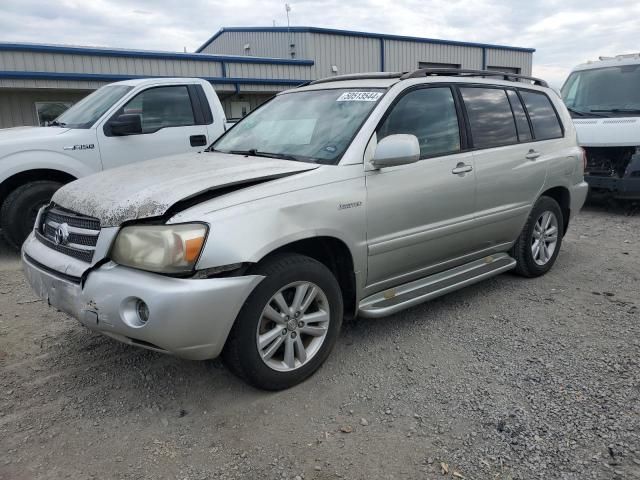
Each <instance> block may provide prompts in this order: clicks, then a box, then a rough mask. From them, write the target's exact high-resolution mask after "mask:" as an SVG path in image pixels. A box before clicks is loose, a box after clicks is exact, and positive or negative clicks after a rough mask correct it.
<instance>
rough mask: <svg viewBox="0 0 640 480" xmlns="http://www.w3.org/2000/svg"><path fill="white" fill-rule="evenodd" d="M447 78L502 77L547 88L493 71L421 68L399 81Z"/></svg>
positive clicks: (537, 80)
mask: <svg viewBox="0 0 640 480" xmlns="http://www.w3.org/2000/svg"><path fill="white" fill-rule="evenodd" d="M437 75H442V76H447V77H502V79H503V80H509V81H514V80H520V79H522V80H529V81H531V82H533V84H534V85H539V86H541V87H548V86H549V85H548V84H547V82H545V81H544V80H541V79H540V78H536V77H529V76H527V75H520V74H516V73H509V72H500V71H495V70H464V69H460V68H421V69H419V70H414V71H413V72H408V73H405V74H404V75H402V76H401V77H400V80H406V79H408V78H420V77H430V76H437Z"/></svg>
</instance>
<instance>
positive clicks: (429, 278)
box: [23, 69, 587, 390]
mask: <svg viewBox="0 0 640 480" xmlns="http://www.w3.org/2000/svg"><path fill="white" fill-rule="evenodd" d="M516 77H518V76H516V75H511V74H505V73H496V72H488V71H464V70H454V71H450V70H433V69H431V70H418V71H415V72H412V73H408V74H400V73H398V74H390V73H380V74H362V75H352V76H343V77H334V78H331V79H326V80H319V81H316V82H312V83H311V84H309V85H308V86H304V87H301V88H297V89H293V90H290V91H287V92H283V93H281V94H280V95H278V96H276V97H275V98H273V99H272V100H271V101H269V102H268V103H266V104H265V105H263V106H262V107H260V108H259V109H257V110H256V111H254V112H253V113H252V114H251V115H249V116H248V117H247V118H245V119H244V120H242V121H241V122H240V123H238V124H237V125H236V126H235V127H234V128H232V129H231V130H230V131H228V132H227V133H226V134H225V135H224V136H223V137H221V138H220V139H219V140H218V141H217V142H215V143H214V144H213V145H212V146H211V147H210V148H209V149H208V151H207V152H204V153H201V154H184V155H178V156H173V157H167V158H165V159H159V160H153V161H149V162H146V163H139V164H135V165H131V166H127V167H123V168H119V169H115V170H110V171H107V172H103V173H99V174H97V175H93V176H90V177H86V178H83V179H81V180H78V181H76V182H73V183H71V184H69V185H67V186H65V187H63V188H62V189H61V190H59V191H58V192H57V193H56V194H55V196H54V197H53V201H52V203H51V204H50V205H48V206H46V207H44V208H43V209H42V210H41V211H40V213H39V216H38V219H37V222H36V226H35V229H34V231H33V233H32V234H31V235H30V236H29V238H28V239H27V241H26V242H25V244H24V246H23V262H24V268H25V272H26V275H27V277H28V279H29V281H30V283H31V285H32V287H33V288H34V290H35V291H36V292H37V293H38V294H39V295H40V296H41V297H42V298H44V299H46V300H47V301H48V303H49V304H51V305H53V306H55V307H57V308H59V309H61V310H63V311H65V312H67V313H68V314H70V315H72V316H74V317H75V318H77V319H78V320H79V321H80V322H81V323H82V324H83V325H85V326H87V327H88V328H90V329H92V330H96V331H98V332H101V333H103V334H105V335H108V336H110V337H113V338H115V339H117V340H120V341H123V342H126V343H129V344H132V345H136V346H140V347H144V348H148V349H151V350H155V351H159V352H165V353H171V354H174V355H177V356H180V357H184V358H190V359H207V358H213V357H216V356H218V355H220V354H222V356H223V358H224V360H225V361H226V363H227V365H228V366H229V367H230V368H231V369H232V370H233V371H234V372H236V373H237V374H238V375H240V376H241V377H242V378H244V379H246V380H247V381H248V382H250V383H251V384H253V385H255V386H258V387H261V388H265V389H272V390H275V389H282V388H287V387H290V386H292V385H294V384H296V383H298V382H300V381H302V380H303V379H305V378H306V377H308V376H309V375H311V374H312V373H313V372H314V371H315V370H316V369H317V368H318V367H319V366H320V365H321V364H322V362H324V360H325V359H326V358H327V356H328V355H329V353H330V351H331V349H332V347H333V345H334V344H335V342H336V338H337V336H338V334H339V331H340V326H341V324H342V321H343V318H345V317H353V316H355V315H360V316H362V317H382V316H386V315H391V314H393V313H396V312H398V311H400V310H402V309H404V308H407V307H411V306H413V305H416V304H418V303H421V302H424V301H426V300H430V299H432V298H435V297H437V296H440V295H443V294H445V293H448V292H452V291H454V290H457V289H459V288H462V287H464V286H466V285H470V284H472V283H475V282H478V281H480V280H482V279H485V278H488V277H491V276H493V275H497V274H499V273H501V272H505V271H508V270H515V271H516V272H517V273H519V274H521V275H524V276H527V277H535V276H538V275H542V274H544V273H546V272H547V271H548V270H549V269H550V268H551V266H552V265H553V264H554V262H555V260H556V258H557V256H558V252H559V251H560V245H561V242H562V237H563V235H564V233H565V232H566V230H567V226H568V224H569V220H570V218H571V216H572V215H574V214H575V213H576V212H578V210H579V209H580V208H581V206H582V204H583V202H584V199H585V196H586V193H587V185H586V184H585V183H584V181H583V169H584V164H583V162H584V158H583V152H582V150H581V149H580V148H579V147H578V146H577V144H576V134H575V131H574V127H573V124H572V122H571V118H570V116H569V114H568V112H567V110H566V108H565V107H564V105H563V104H562V101H561V100H560V98H559V97H558V95H557V94H555V93H554V92H553V91H552V90H551V89H549V88H547V86H546V84H545V83H544V82H543V81H541V80H538V79H533V78H528V77H519V78H516Z"/></svg>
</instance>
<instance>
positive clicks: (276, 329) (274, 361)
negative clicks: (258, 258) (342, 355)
mask: <svg viewBox="0 0 640 480" xmlns="http://www.w3.org/2000/svg"><path fill="white" fill-rule="evenodd" d="M250 273H251V274H253V275H264V276H265V277H266V278H265V279H264V280H263V281H262V282H260V283H259V284H258V286H257V287H256V289H255V290H254V291H253V292H252V293H251V295H250V296H249V298H248V299H247V301H246V302H245V304H244V306H243V307H242V310H241V311H240V314H239V315H238V318H237V319H236V322H235V324H234V326H233V328H232V330H231V333H230V334H229V338H228V339H227V344H226V345H225V348H224V351H223V359H224V361H225V363H226V364H227V365H228V366H229V368H230V369H231V371H233V372H234V373H236V374H237V375H238V376H240V377H241V378H243V379H245V380H246V381H247V382H249V383H250V384H252V385H254V386H255V387H258V388H262V389H265V390H281V389H284V388H289V387H291V386H293V385H296V384H298V383H300V382H302V381H303V380H304V379H306V378H307V377H309V376H310V375H311V374H313V373H314V372H315V371H316V370H317V369H318V368H319V367H320V365H322V363H323V362H324V361H325V360H326V358H327V357H328V356H329V353H330V352H331V349H332V348H333V346H334V344H335V342H336V339H337V337H338V334H339V332H340V326H341V324H342V315H343V305H342V294H341V292H340V286H339V285H338V282H337V280H336V278H335V277H334V276H333V274H332V273H331V271H330V270H329V269H328V268H327V267H325V266H324V265H323V264H321V263H320V262H318V261H316V260H314V259H312V258H309V257H306V256H303V255H297V254H283V255H278V256H275V257H273V258H271V259H269V260H267V261H266V262H264V263H260V264H258V265H256V267H254V268H253V269H252V270H251V271H250Z"/></svg>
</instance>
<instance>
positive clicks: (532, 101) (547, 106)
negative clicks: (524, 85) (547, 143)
mask: <svg viewBox="0 0 640 480" xmlns="http://www.w3.org/2000/svg"><path fill="white" fill-rule="evenodd" d="M520 95H521V96H522V100H523V101H524V105H525V106H526V107H527V111H528V112H529V118H530V119H531V124H532V125H533V134H534V135H535V137H536V140H548V139H550V138H559V137H562V127H561V126H560V121H559V120H558V115H556V111H555V110H554V109H553V106H552V105H551V100H549V97H547V96H546V95H545V94H544V93H539V92H532V91H530V90H521V91H520Z"/></svg>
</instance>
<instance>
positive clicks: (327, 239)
mask: <svg viewBox="0 0 640 480" xmlns="http://www.w3.org/2000/svg"><path fill="white" fill-rule="evenodd" d="M287 252H290V253H298V254H300V255H306V256H308V257H311V258H313V259H314V260H317V261H318V262H320V263H322V264H323V265H324V266H326V267H327V268H328V269H329V270H331V272H332V273H333V274H334V275H335V277H336V279H337V280H338V284H339V285H340V290H341V291H342V299H343V302H344V314H345V316H346V317H354V316H355V314H356V309H357V301H356V297H357V282H356V274H355V267H354V259H353V255H352V253H351V250H350V249H349V247H348V246H347V244H346V243H345V242H344V241H342V240H340V239H339V238H336V237H332V236H317V237H310V238H303V239H300V240H295V241H292V242H289V243H287V244H285V245H282V246H279V247H278V248H276V249H274V250H272V251H270V252H269V253H267V254H265V255H264V256H263V257H262V258H261V259H260V260H259V261H263V260H265V259H267V258H269V257H271V256H273V255H276V254H280V253H287Z"/></svg>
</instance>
